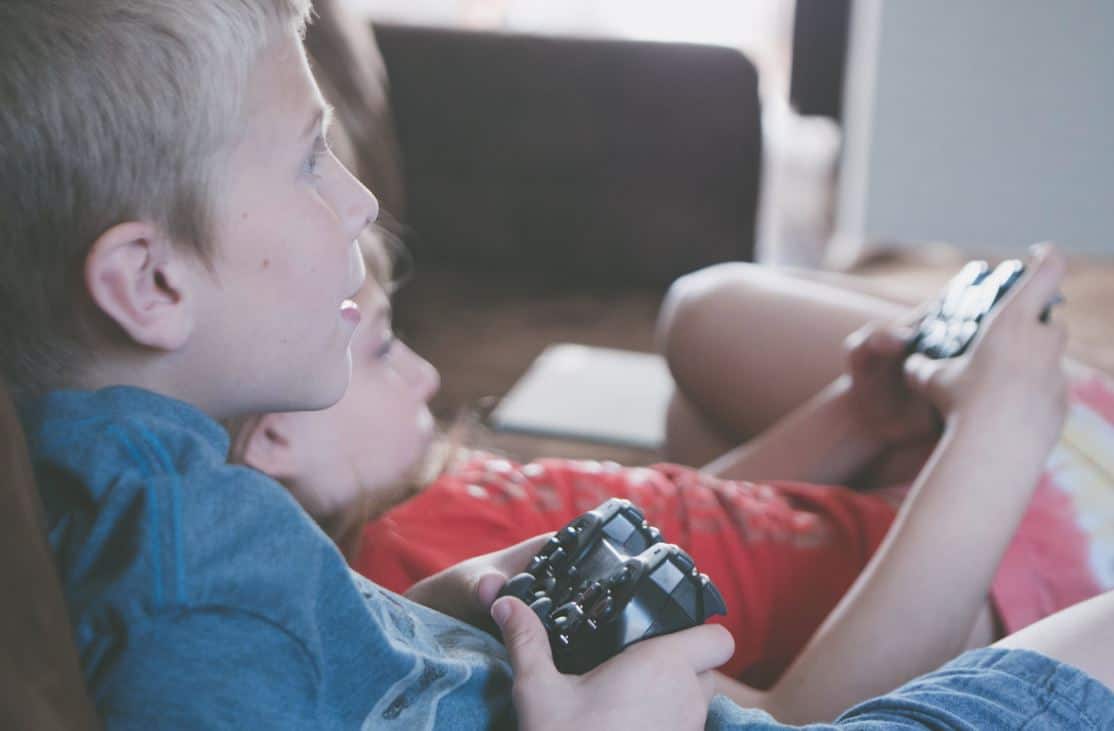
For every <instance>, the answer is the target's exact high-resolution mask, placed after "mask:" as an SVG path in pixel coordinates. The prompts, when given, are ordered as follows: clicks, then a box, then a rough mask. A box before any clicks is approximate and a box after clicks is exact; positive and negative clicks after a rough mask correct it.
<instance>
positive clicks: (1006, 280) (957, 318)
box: [910, 259, 1062, 358]
mask: <svg viewBox="0 0 1114 731" xmlns="http://www.w3.org/2000/svg"><path fill="white" fill-rule="evenodd" d="M1024 273H1025V265H1024V264H1022V263H1021V262H1020V261H1018V260H1017V259H1008V260H1006V261H1004V262H1002V263H1001V264H999V265H998V266H996V267H995V268H994V269H991V268H990V266H989V265H987V263H986V262H985V261H972V262H969V263H968V264H967V265H966V266H964V267H963V268H962V269H961V270H960V271H959V274H957V275H955V277H953V278H952V280H951V281H950V282H948V286H947V287H946V288H945V289H944V293H943V295H942V296H941V297H940V301H939V303H938V304H937V305H936V307H935V309H933V310H932V311H931V312H930V313H929V314H928V315H926V316H925V318H924V319H923V320H921V322H920V325H919V326H918V327H917V332H916V335H915V336H914V337H913V340H912V342H911V344H910V352H917V353H923V354H924V355H927V356H928V357H930V358H954V357H955V356H957V355H962V354H963V352H964V351H966V350H967V347H968V346H969V345H970V344H971V341H972V340H974V339H975V334H976V333H978V331H979V324H980V323H981V322H982V320H983V318H984V317H986V315H987V313H989V312H990V311H991V310H992V309H993V308H994V306H995V305H996V304H998V302H999V301H1000V300H1001V299H1002V297H1003V296H1005V294H1006V292H1007V291H1008V290H1009V288H1010V287H1012V286H1013V285H1014V283H1016V282H1017V280H1018V279H1020V278H1021V275H1022V274H1024ZM1060 301H1062V298H1061V297H1057V298H1056V299H1055V300H1053V301H1052V302H1050V303H1049V305H1048V307H1046V308H1045V309H1044V312H1042V313H1041V317H1040V319H1041V321H1042V322H1043V321H1047V320H1048V316H1049V314H1050V312H1051V309H1052V305H1054V304H1056V303H1058V302H1060Z"/></svg>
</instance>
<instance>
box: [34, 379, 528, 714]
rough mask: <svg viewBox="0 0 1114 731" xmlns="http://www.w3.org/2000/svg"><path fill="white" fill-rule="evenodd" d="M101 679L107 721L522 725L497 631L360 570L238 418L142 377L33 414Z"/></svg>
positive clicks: (62, 549) (87, 661) (82, 649)
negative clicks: (238, 436)
mask: <svg viewBox="0 0 1114 731" xmlns="http://www.w3.org/2000/svg"><path fill="white" fill-rule="evenodd" d="M24 421H25V426H26V429H27V433H28V439H29V443H30V448H31V453H32V459H33V461H34V464H35V470H36V475H37V478H38V482H39V488H40V491H41V494H42V497H43V502H44V505H45V507H46V512H47V518H48V529H49V535H50V543H51V546H52V547H53V550H54V553H55V557H56V560H57V565H58V568H59V571H60V577H61V580H62V584H63V587H64V591H65V596H66V600H67V603H68V606H69V611H70V619H71V622H72V625H73V630H74V636H75V640H76V644H77V649H78V653H79V656H80V659H81V667H82V670H83V672H84V676H85V681H86V684H87V687H88V689H89V692H90V695H91V696H92V698H93V701H94V703H95V704H96V707H97V710H98V712H99V713H100V714H101V717H102V718H103V719H104V720H105V722H106V725H107V726H108V727H109V728H141V729H155V728H236V729H247V728H283V729H300V728H306V729H331V728H346V729H358V728H376V729H378V728H385V729H389V728H398V729H406V730H407V731H412V730H418V729H432V728H438V729H481V728H490V727H500V726H504V725H506V726H511V725H513V710H512V707H511V703H510V666H509V664H508V662H507V659H506V652H505V650H504V648H503V646H502V645H501V644H500V643H499V642H497V641H496V640H495V639H494V638H492V637H490V636H489V635H487V634H486V633H484V632H481V631H479V630H477V629H474V628H472V627H470V626H469V625H466V624H464V623H461V622H458V621H456V620H455V619H453V618H450V617H448V616H445V615H443V614H440V613H438V612H435V611H433V610H431V609H428V608H426V607H422V606H419V605H417V604H414V603H413V602H410V601H408V600H407V599H405V598H403V597H401V596H398V595H396V594H393V593H391V592H389V591H386V590H384V589H382V588H380V587H378V586H375V585H374V584H372V583H370V582H368V581H367V580H365V579H363V578H362V577H360V576H358V575H356V574H354V573H352V572H351V571H350V570H349V568H348V566H347V564H346V563H345V561H344V559H343V557H342V556H341V555H340V553H339V552H338V551H337V549H336V547H335V546H334V545H333V543H332V542H331V541H330V540H329V538H328V537H327V536H325V535H324V534H323V533H322V532H321V530H320V529H319V528H318V527H317V525H316V524H314V522H313V521H312V520H311V519H310V518H309V517H308V516H307V515H306V513H305V512H304V511H303V510H302V509H301V507H300V506H299V505H298V504H297V503H296V502H295V501H294V500H293V499H292V498H291V497H290V495H289V493H287V492H286V490H284V489H283V488H282V487H281V486H280V485H279V484H278V483H276V482H274V481H273V480H271V479H269V478H267V477H266V476H264V475H262V474H260V473H258V472H255V471H254V470H251V469H248V468H244V467H239V466H232V465H229V464H227V463H226V459H225V457H226V453H227V450H228V435H227V433H226V432H225V430H224V429H223V428H222V427H221V426H220V425H218V424H217V423H216V422H215V421H213V420H212V419H211V418H209V417H208V416H206V415H205V414H203V413H202V412H201V411H199V410H198V409H196V408H194V407H193V406H190V405H188V404H185V403H182V402H180V401H176V400H174V399H170V398H166V397H164V396H159V395H156V394H153V393H150V392H147V391H143V390H141V389H136V388H130V387H112V388H107V389H103V390H101V391H97V392H83V391H58V392H54V393H52V394H49V395H48V396H46V397H45V398H43V399H42V400H40V401H39V402H38V403H36V404H34V405H33V406H32V407H31V408H30V409H29V410H27V411H26V412H25V413H24Z"/></svg>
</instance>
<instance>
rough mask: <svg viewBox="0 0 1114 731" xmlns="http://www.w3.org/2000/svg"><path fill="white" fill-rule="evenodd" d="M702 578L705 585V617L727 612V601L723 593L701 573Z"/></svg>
mask: <svg viewBox="0 0 1114 731" xmlns="http://www.w3.org/2000/svg"><path fill="white" fill-rule="evenodd" d="M700 580H701V582H702V583H703V585H704V617H703V619H707V618H708V617H710V616H712V615H713V614H727V602H725V601H724V600H723V595H722V594H720V593H719V589H717V588H716V585H715V584H713V583H712V580H711V579H709V578H708V577H707V576H705V575H704V574H701V575H700Z"/></svg>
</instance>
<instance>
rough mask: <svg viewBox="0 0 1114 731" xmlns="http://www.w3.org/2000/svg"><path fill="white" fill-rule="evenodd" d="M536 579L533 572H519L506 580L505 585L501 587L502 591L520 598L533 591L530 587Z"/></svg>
mask: <svg viewBox="0 0 1114 731" xmlns="http://www.w3.org/2000/svg"><path fill="white" fill-rule="evenodd" d="M536 580H537V579H536V578H535V577H534V576H533V574H519V575H518V576H515V577H514V578H512V579H511V580H510V581H508V582H507V585H506V586H504V587H503V591H502V593H503V594H507V595H510V596H516V597H518V598H519V599H522V598H523V597H526V596H529V595H530V594H532V593H533V592H531V591H530V589H531V587H533V585H534V582H535V581H536Z"/></svg>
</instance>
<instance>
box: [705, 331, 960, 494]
mask: <svg viewBox="0 0 1114 731" xmlns="http://www.w3.org/2000/svg"><path fill="white" fill-rule="evenodd" d="M916 319H917V313H914V314H912V315H907V316H906V317H905V318H904V322H903V323H902V324H899V325H896V326H893V327H884V326H881V325H867V326H866V327H863V328H860V329H859V330H858V331H856V332H855V333H853V334H852V335H851V336H849V337H848V338H847V341H846V343H845V345H844V349H845V351H846V370H847V373H846V374H844V375H842V376H840V377H839V378H837V379H836V380H835V381H834V382H833V383H831V384H830V385H829V386H828V387H827V388H825V389H823V390H822V391H820V393H818V394H817V395H816V396H814V397H813V398H811V399H810V400H808V401H806V402H805V403H804V404H803V405H801V406H799V407H798V408H796V409H794V410H793V411H791V412H790V413H789V414H787V415H786V416H784V417H782V418H781V419H780V420H779V421H777V422H776V423H775V424H774V425H773V426H771V427H770V428H769V429H767V430H766V431H764V432H763V433H761V434H760V435H759V436H757V437H756V438H754V439H752V440H751V441H749V442H747V443H746V444H743V445H742V446H740V447H738V448H736V449H734V450H732V451H731V452H728V453H727V454H725V455H724V456H722V457H720V458H719V459H717V460H716V461H714V462H712V463H711V464H710V465H708V466H707V467H706V468H705V469H706V470H707V471H709V472H711V473H712V474H715V475H719V476H721V477H724V478H728V479H736V480H763V479H779V480H795V481H799V482H812V483H816V484H826V485H834V484H848V483H849V482H850V481H851V479H852V477H854V476H855V475H856V474H858V473H860V472H861V471H862V470H863V469H864V468H866V467H867V466H868V465H870V464H871V463H873V462H875V460H876V459H877V458H878V457H879V456H881V455H882V454H883V453H884V452H887V453H889V454H890V455H893V454H895V453H896V450H898V449H900V448H901V447H903V446H906V445H908V446H911V447H913V448H914V449H915V448H917V445H921V444H926V443H927V442H928V441H929V440H934V439H936V438H937V437H938V436H939V429H940V424H939V417H938V415H937V412H936V409H935V408H934V407H933V404H932V402H931V401H929V400H928V399H926V398H925V397H924V396H923V395H921V394H918V393H916V392H914V391H912V390H911V389H910V388H909V387H908V385H907V384H906V383H905V378H904V375H903V374H902V371H901V365H900V364H901V361H902V359H903V358H904V355H905V352H906V347H907V343H908V341H909V338H910V337H912V334H913V331H912V328H911V327H910V325H911V323H912V322H915V321H916Z"/></svg>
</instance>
